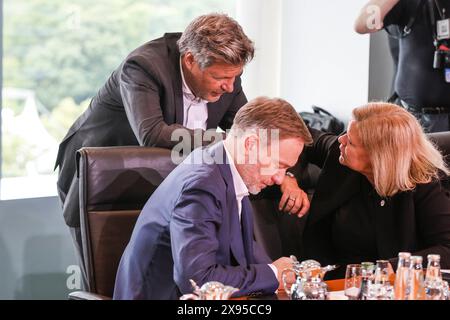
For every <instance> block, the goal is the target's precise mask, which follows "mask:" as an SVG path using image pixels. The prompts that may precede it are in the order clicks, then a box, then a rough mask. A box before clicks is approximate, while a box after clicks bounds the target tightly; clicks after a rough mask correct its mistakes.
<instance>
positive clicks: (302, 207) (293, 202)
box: [278, 176, 310, 218]
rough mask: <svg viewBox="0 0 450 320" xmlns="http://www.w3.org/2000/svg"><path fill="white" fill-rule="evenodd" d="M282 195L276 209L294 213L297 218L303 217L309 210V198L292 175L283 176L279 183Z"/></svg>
mask: <svg viewBox="0 0 450 320" xmlns="http://www.w3.org/2000/svg"><path fill="white" fill-rule="evenodd" d="M281 192H282V194H283V195H282V197H281V200H280V204H279V206H278V209H279V210H280V211H284V212H287V213H289V214H295V215H297V216H298V217H299V218H301V217H303V216H304V215H305V214H306V213H307V212H308V210H309V206H310V204H309V199H308V196H307V194H306V192H304V191H303V190H302V189H300V187H299V186H298V184H297V180H296V179H295V178H293V177H289V176H286V177H284V180H283V183H282V184H281Z"/></svg>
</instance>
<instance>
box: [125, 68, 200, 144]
mask: <svg viewBox="0 0 450 320" xmlns="http://www.w3.org/2000/svg"><path fill="white" fill-rule="evenodd" d="M119 81H120V83H119V85H120V93H121V96H122V101H123V105H124V108H125V112H126V115H127V117H128V121H129V123H130V126H131V128H132V130H133V132H134V134H135V136H136V138H137V140H138V142H139V144H140V145H141V146H153V147H163V148H171V147H173V146H175V145H176V144H178V143H179V140H176V141H172V140H171V136H172V133H173V132H174V131H175V130H176V129H181V128H183V129H185V130H187V132H188V133H189V134H190V136H191V138H192V139H191V141H193V135H194V130H190V129H187V128H185V127H183V126H182V125H179V124H172V125H168V124H167V123H166V122H165V121H164V118H163V113H162V109H161V104H160V95H162V94H164V93H163V92H161V91H162V89H161V85H160V84H159V83H158V81H157V80H156V79H154V78H153V77H152V76H151V75H150V74H149V73H148V72H145V71H144V70H143V68H142V67H141V65H140V64H139V62H138V61H135V60H129V61H127V62H125V64H124V66H123V68H122V73H121V75H120V79H119ZM166 94H167V93H166Z"/></svg>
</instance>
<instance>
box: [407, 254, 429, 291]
mask: <svg viewBox="0 0 450 320" xmlns="http://www.w3.org/2000/svg"><path fill="white" fill-rule="evenodd" d="M422 260H423V258H422V257H421V256H411V258H410V261H411V262H410V265H409V272H408V285H407V286H406V300H424V299H425V286H424V278H423V267H422Z"/></svg>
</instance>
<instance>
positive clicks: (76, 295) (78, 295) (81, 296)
mask: <svg viewBox="0 0 450 320" xmlns="http://www.w3.org/2000/svg"><path fill="white" fill-rule="evenodd" d="M69 300H111V297H107V296H102V295H100V294H96V293H92V292H87V291H74V292H71V293H69Z"/></svg>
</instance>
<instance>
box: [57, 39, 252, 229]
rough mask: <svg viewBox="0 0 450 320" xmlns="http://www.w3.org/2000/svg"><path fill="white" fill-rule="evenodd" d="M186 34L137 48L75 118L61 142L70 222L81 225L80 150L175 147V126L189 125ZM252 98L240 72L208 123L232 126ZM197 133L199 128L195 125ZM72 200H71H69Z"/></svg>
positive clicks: (211, 108)
mask: <svg viewBox="0 0 450 320" xmlns="http://www.w3.org/2000/svg"><path fill="white" fill-rule="evenodd" d="M180 36H181V33H167V34H165V35H164V37H162V38H159V39H156V40H153V41H150V42H147V43H145V44H144V45H142V46H141V47H139V48H137V49H135V50H134V51H132V52H131V53H130V54H129V55H128V56H127V58H126V59H125V60H124V61H123V62H122V64H121V65H120V66H119V67H118V68H117V69H116V70H115V71H114V72H113V73H112V75H111V76H110V77H109V79H108V80H107V81H106V83H105V84H104V85H103V87H102V88H101V89H100V90H99V92H98V93H97V95H96V96H95V97H94V98H93V99H92V101H91V103H90V105H89V108H88V109H87V110H86V111H85V112H84V113H83V114H82V115H81V116H80V117H79V118H78V119H77V120H76V121H75V123H74V124H73V125H72V127H71V128H70V129H69V131H68V133H67V135H66V136H65V138H64V139H63V141H62V142H61V144H60V145H59V151H58V156H57V159H56V164H55V168H56V167H57V166H59V168H60V172H59V178H58V194H59V197H60V199H61V202H62V204H63V211H64V217H65V220H66V223H67V225H69V226H72V227H78V226H79V209H78V206H79V204H78V183H77V179H75V172H76V161H75V153H76V151H77V150H78V149H80V148H82V147H103V146H127V145H141V146H156V147H165V148H170V147H172V146H174V145H176V144H177V143H179V142H178V141H171V139H170V138H171V134H172V132H173V131H174V130H175V129H178V128H183V117H184V115H183V93H182V80H181V72H180V52H179V50H178V46H177V44H176V41H177V40H178V39H179V37H180ZM246 102H247V99H246V97H245V94H244V92H243V91H242V87H241V79H240V78H239V77H238V78H236V81H235V83H234V91H233V92H232V93H226V94H224V95H223V96H222V97H221V98H220V99H219V100H218V101H217V102H214V103H208V120H207V128H208V129H210V128H216V127H217V126H220V127H221V128H222V129H229V128H230V127H231V124H232V122H233V119H234V116H235V114H236V112H237V110H239V108H240V107H241V106H243V105H244V104H245V103H246ZM189 132H190V134H191V137H193V134H194V131H193V130H189ZM66 200H67V201H69V203H66Z"/></svg>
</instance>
